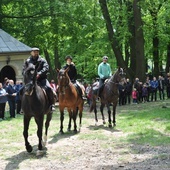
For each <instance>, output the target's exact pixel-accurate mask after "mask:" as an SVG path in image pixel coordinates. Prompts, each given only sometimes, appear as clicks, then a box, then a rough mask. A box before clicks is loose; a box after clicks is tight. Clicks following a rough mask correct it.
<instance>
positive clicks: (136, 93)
mask: <svg viewBox="0 0 170 170" xmlns="http://www.w3.org/2000/svg"><path fill="white" fill-rule="evenodd" d="M137 98H138V92H137V90H136V88H134V89H133V91H132V99H133V103H134V104H137V103H138V101H137Z"/></svg>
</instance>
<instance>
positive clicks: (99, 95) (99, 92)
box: [97, 88, 101, 97]
mask: <svg viewBox="0 0 170 170" xmlns="http://www.w3.org/2000/svg"><path fill="white" fill-rule="evenodd" d="M97 96H98V97H101V88H99V89H98V90H97Z"/></svg>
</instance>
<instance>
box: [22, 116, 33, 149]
mask: <svg viewBox="0 0 170 170" xmlns="http://www.w3.org/2000/svg"><path fill="white" fill-rule="evenodd" d="M30 120H31V117H26V116H25V115H24V131H23V136H24V139H25V147H26V150H27V152H32V146H31V145H30V143H29V142H28V128H29V123H30Z"/></svg>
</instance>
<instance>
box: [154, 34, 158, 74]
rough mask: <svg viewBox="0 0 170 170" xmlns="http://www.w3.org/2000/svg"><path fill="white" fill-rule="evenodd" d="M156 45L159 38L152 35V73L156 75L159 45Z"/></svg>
mask: <svg viewBox="0 0 170 170" xmlns="http://www.w3.org/2000/svg"><path fill="white" fill-rule="evenodd" d="M155 35H157V34H155ZM158 45H159V39H158V37H157V36H155V37H153V62H154V69H153V74H154V76H156V77H157V76H158V75H159V50H158V48H159V47H158Z"/></svg>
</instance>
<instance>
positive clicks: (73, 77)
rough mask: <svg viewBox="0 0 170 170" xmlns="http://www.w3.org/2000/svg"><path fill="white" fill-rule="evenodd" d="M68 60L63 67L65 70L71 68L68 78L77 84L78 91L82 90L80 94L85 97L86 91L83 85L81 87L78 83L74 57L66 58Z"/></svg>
mask: <svg viewBox="0 0 170 170" xmlns="http://www.w3.org/2000/svg"><path fill="white" fill-rule="evenodd" d="M65 60H66V65H65V66H64V67H63V69H64V70H66V69H67V68H68V67H69V71H68V76H69V78H70V80H71V82H72V83H73V84H75V86H77V88H78V90H79V89H81V91H80V93H81V95H83V96H84V95H85V89H84V88H83V85H81V84H80V83H79V82H78V81H77V69H76V67H75V64H74V63H73V62H72V60H73V59H72V57H71V56H69V55H68V56H66V57H65Z"/></svg>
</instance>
